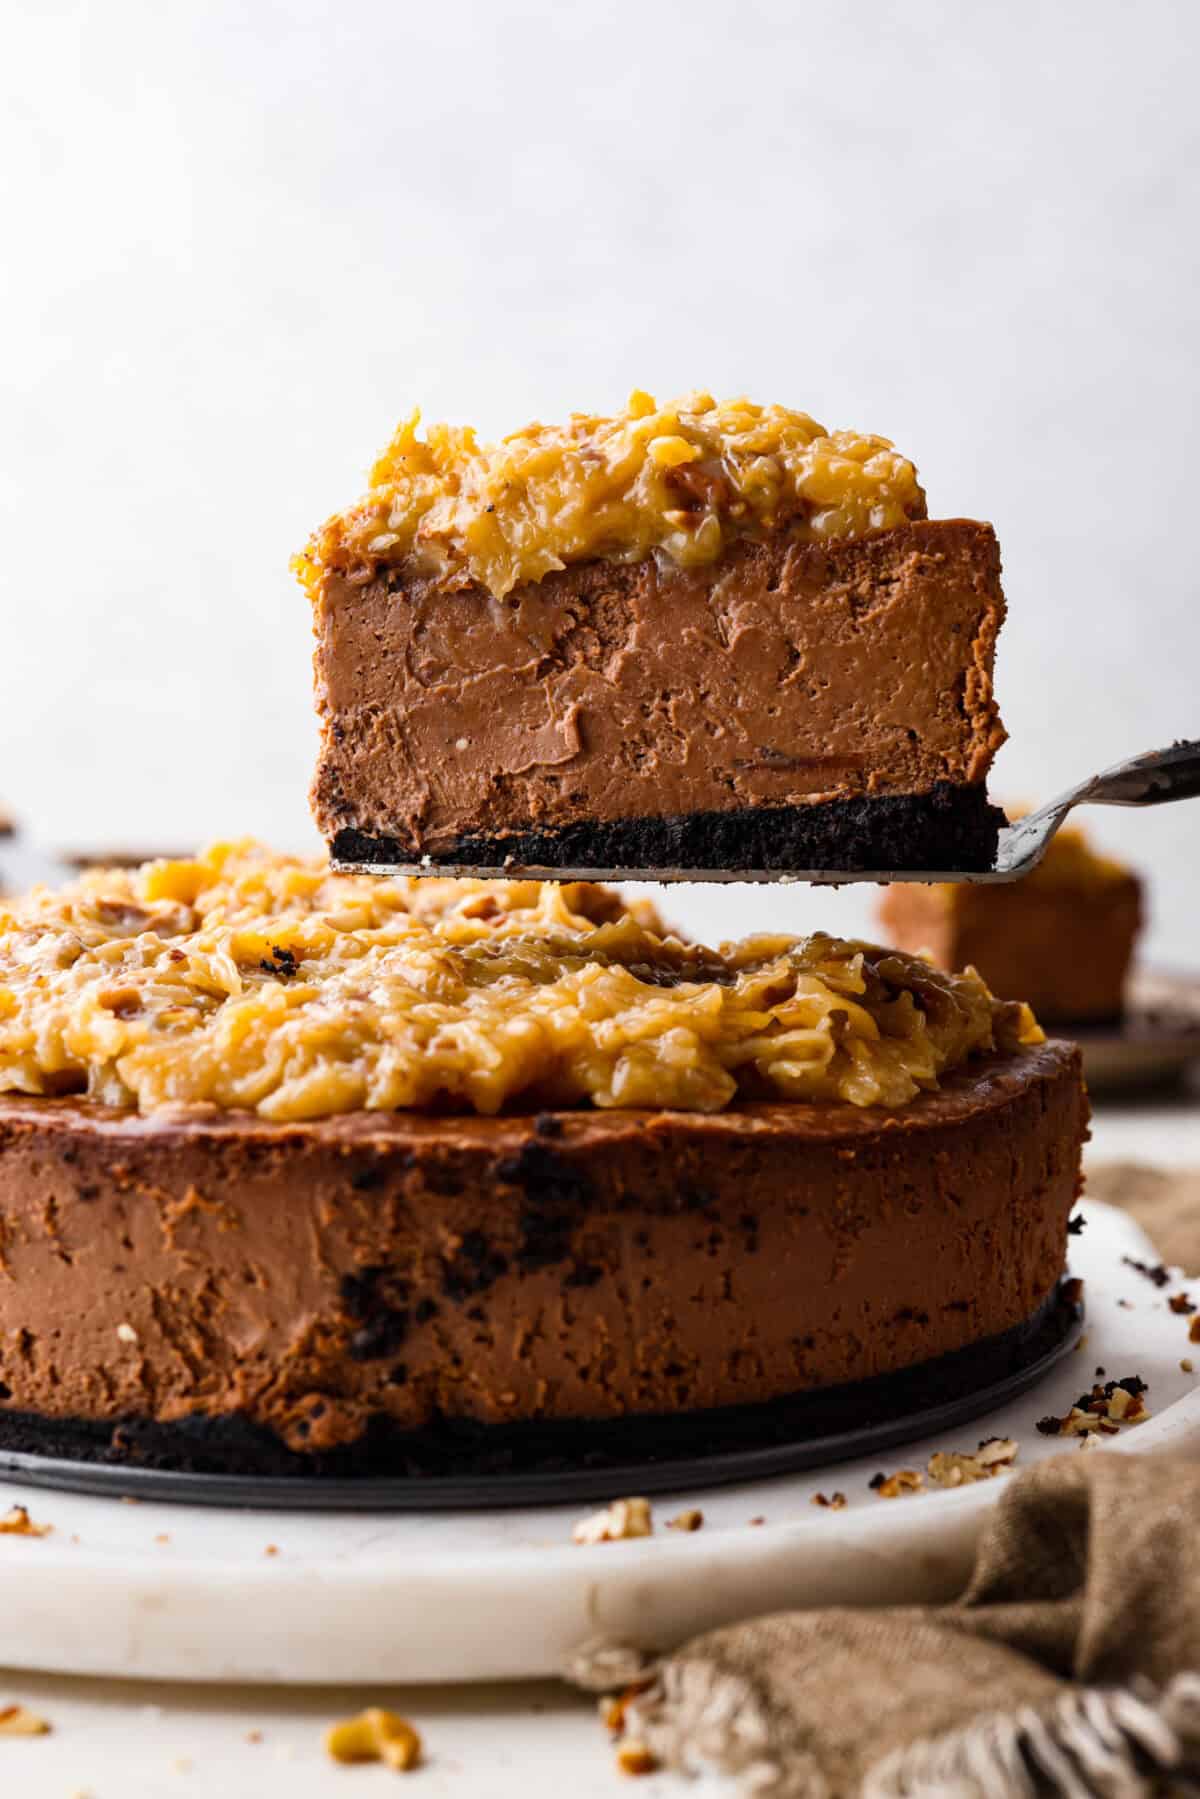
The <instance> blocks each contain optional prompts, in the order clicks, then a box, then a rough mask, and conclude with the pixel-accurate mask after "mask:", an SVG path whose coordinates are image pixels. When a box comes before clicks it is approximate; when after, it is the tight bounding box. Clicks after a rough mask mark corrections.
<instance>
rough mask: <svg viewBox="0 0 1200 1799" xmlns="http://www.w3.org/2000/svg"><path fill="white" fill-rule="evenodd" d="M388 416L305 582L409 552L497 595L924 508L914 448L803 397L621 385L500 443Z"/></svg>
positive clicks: (804, 536)
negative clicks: (757, 397)
mask: <svg viewBox="0 0 1200 1799" xmlns="http://www.w3.org/2000/svg"><path fill="white" fill-rule="evenodd" d="M419 421H420V414H419V413H416V412H414V413H413V414H412V416H411V417H410V418H408V419H406V420H405V422H404V423H403V424H402V425H401V426H400V428H399V430H398V431H397V432H396V435H395V436H394V437H393V439H392V441H391V443H390V444H389V445H388V447H387V449H386V450H385V451H384V453H383V455H382V456H381V457H380V458H379V460H378V462H377V463H376V464H375V466H374V468H373V469H372V470H371V475H370V482H371V485H370V489H369V491H368V492H367V493H366V494H365V495H364V496H363V498H362V499H361V500H359V501H358V503H357V504H356V505H354V506H351V507H350V508H349V509H348V510H347V511H345V512H341V513H338V514H336V515H335V516H334V517H333V518H331V519H330V520H329V521H328V523H327V524H326V525H325V526H324V527H323V529H322V530H320V531H318V532H317V534H316V535H315V537H314V538H313V539H312V541H311V543H310V544H309V546H308V548H307V549H306V550H305V551H304V552H303V553H302V554H301V555H300V556H298V557H297V558H296V563H295V566H296V570H297V573H298V574H299V576H300V578H301V580H302V581H303V582H304V583H305V585H306V586H307V587H308V588H309V591H310V592H311V593H312V594H313V596H314V597H315V596H316V595H317V594H318V592H319V590H320V584H321V578H322V575H323V574H324V572H325V571H327V570H329V571H336V572H338V573H340V574H350V575H358V574H361V576H362V577H363V578H364V579H367V578H369V577H370V576H371V575H372V574H373V573H374V572H375V571H376V570H377V569H378V568H379V567H380V566H382V565H387V564H396V563H410V564H411V565H412V567H413V568H414V569H415V570H416V571H417V572H419V573H425V574H432V575H434V576H437V577H439V578H441V579H444V580H446V581H448V582H450V581H454V582H460V583H461V582H466V581H474V582H477V583H478V584H479V585H480V586H481V587H485V588H487V589H488V591H489V592H491V593H492V594H494V595H495V596H496V598H497V599H502V598H503V597H504V595H505V594H506V593H508V592H509V591H510V590H511V589H512V588H513V587H515V586H516V585H517V584H518V582H522V581H540V580H541V578H542V577H543V575H546V574H549V573H550V572H551V570H553V569H559V568H563V567H565V565H566V564H567V563H569V562H583V561H588V560H591V559H593V558H595V557H611V558H616V559H619V560H622V561H636V560H639V559H640V558H641V557H643V556H646V555H647V554H649V552H650V551H652V550H661V551H663V552H664V553H665V554H666V555H667V556H668V557H670V558H671V560H672V561H674V562H676V563H678V564H679V565H680V567H683V568H690V567H694V566H695V565H696V564H698V563H707V562H714V561H715V560H716V559H717V557H718V556H719V555H720V554H721V551H722V550H723V549H724V547H725V545H726V544H727V543H728V542H729V541H730V540H731V539H732V538H735V537H739V536H752V535H754V534H756V533H757V534H760V535H761V534H763V533H765V532H769V531H775V530H778V529H780V528H782V527H785V526H786V527H787V529H788V530H789V531H791V532H792V533H793V534H794V535H795V536H796V538H797V539H798V540H799V541H802V542H805V541H811V540H813V539H818V538H820V539H824V538H836V537H860V536H862V534H863V533H864V532H866V531H871V530H876V529H878V528H880V527H888V526H895V525H902V524H904V523H906V522H907V521H908V520H909V519H915V518H924V517H925V496H924V494H923V492H922V490H921V487H920V485H919V484H918V481H917V472H916V469H915V468H914V467H913V465H912V463H911V462H910V461H908V459H907V458H906V457H904V456H901V455H900V454H898V452H897V451H896V450H895V449H894V448H893V446H892V445H891V443H890V442H889V441H888V439H887V438H886V437H871V436H867V435H864V434H863V433H861V432H857V431H834V432H827V431H826V430H825V429H824V427H823V426H821V425H818V424H817V422H816V420H815V419H812V418H810V417H809V416H808V414H807V413H806V412H792V411H789V410H788V408H786V407H784V406H755V405H753V404H752V403H751V402H750V401H749V400H726V401H723V402H721V403H719V404H718V402H717V401H715V400H713V398H712V397H711V395H709V394H705V393H693V394H687V395H685V396H684V397H683V398H682V399H680V400H675V401H673V402H672V403H671V404H669V405H667V406H663V407H660V406H659V405H658V403H657V401H655V400H653V399H652V398H651V397H650V395H649V394H645V393H634V394H632V395H631V396H630V400H629V404H628V406H627V407H626V408H625V410H624V411H623V412H618V413H617V414H615V416H614V417H612V418H600V417H593V416H592V415H591V414H588V413H579V412H577V413H573V414H572V415H571V418H570V419H569V421H568V423H567V424H565V425H540V424H534V425H528V426H527V427H526V428H525V430H523V431H516V432H514V433H513V434H512V436H511V437H506V438H504V439H502V441H501V442H500V443H498V444H481V443H479V442H478V441H477V439H476V436H475V433H474V431H473V430H471V429H470V427H469V426H453V425H431V426H430V427H429V429H428V431H427V433H426V435H425V437H424V438H420V437H418V436H417V426H418V423H419Z"/></svg>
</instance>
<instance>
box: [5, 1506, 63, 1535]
mask: <svg viewBox="0 0 1200 1799" xmlns="http://www.w3.org/2000/svg"><path fill="white" fill-rule="evenodd" d="M53 1529H54V1526H53V1525H52V1524H35V1523H34V1521H33V1519H32V1518H31V1517H30V1516H29V1512H28V1510H27V1509H26V1507H25V1506H23V1505H14V1506H10V1507H9V1509H8V1511H7V1512H5V1514H4V1516H3V1517H2V1518H0V1537H48V1536H49V1535H50V1532H51V1531H52V1530H53Z"/></svg>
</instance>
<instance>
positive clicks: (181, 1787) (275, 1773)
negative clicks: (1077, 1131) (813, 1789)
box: [0, 1091, 1200, 1799]
mask: <svg viewBox="0 0 1200 1799" xmlns="http://www.w3.org/2000/svg"><path fill="white" fill-rule="evenodd" d="M1088 1154H1089V1159H1090V1160H1094V1161H1100V1160H1106V1161H1107V1160H1112V1159H1117V1158H1119V1159H1133V1160H1138V1159H1140V1160H1147V1161H1153V1162H1156V1163H1158V1164H1160V1165H1163V1166H1175V1167H1183V1166H1190V1165H1197V1166H1200V1096H1197V1094H1196V1093H1195V1092H1194V1091H1193V1092H1192V1093H1191V1094H1190V1095H1184V1096H1181V1097H1179V1098H1175V1099H1163V1100H1158V1101H1155V1102H1153V1103H1152V1104H1150V1105H1140V1106H1138V1105H1120V1106H1116V1107H1114V1106H1111V1105H1107V1106H1104V1107H1102V1108H1100V1109H1099V1111H1098V1115H1097V1118H1096V1121H1095V1126H1094V1131H1093V1140H1092V1143H1091V1145H1090V1148H1089V1152H1088ZM34 1510H35V1512H36V1506H34ZM231 1603H236V1597H235V1596H234V1597H232V1598H231ZM79 1628H80V1630H84V1631H85V1630H86V1629H87V1619H86V1617H81V1618H80V1620H79ZM12 1702H20V1703H22V1704H25V1705H27V1706H29V1707H31V1708H32V1709H33V1710H35V1711H37V1712H39V1713H40V1714H42V1715H43V1716H44V1717H45V1718H46V1719H47V1720H48V1721H50V1723H51V1724H52V1726H53V1730H52V1733H51V1734H50V1735H49V1736H45V1737H38V1738H30V1739H14V1738H0V1793H3V1794H4V1795H5V1799H9V1795H11V1799H82V1796H83V1795H85V1794H86V1795H88V1796H89V1799H170V1796H171V1795H174V1794H179V1795H180V1796H181V1799H184V1796H186V1795H189V1794H191V1795H194V1796H195V1799H262V1795H271V1794H275V1793H279V1794H286V1795H287V1796H288V1799H318V1796H324V1795H334V1796H336V1795H338V1794H342V1795H347V1796H348V1799H359V1796H360V1795H361V1799H369V1795H370V1794H372V1793H376V1794H382V1793H384V1792H389V1791H394V1790H396V1782H397V1781H398V1780H405V1779H407V1780H411V1781H412V1782H413V1783H414V1784H413V1786H412V1788H411V1790H412V1791H413V1792H414V1793H421V1794H425V1793H428V1794H429V1795H431V1796H432V1795H435V1794H445V1795H451V1799H460V1796H461V1799H467V1796H468V1795H470V1796H472V1799H518V1796H519V1799H529V1795H530V1794H539V1795H540V1794H542V1793H547V1792H551V1791H553V1784H552V1783H554V1782H555V1781H557V1780H560V1779H569V1781H570V1791H571V1799H600V1796H601V1795H606V1794H618V1793H622V1792H624V1793H628V1792H629V1791H630V1790H631V1789H630V1787H629V1783H628V1780H627V1779H626V1777H624V1776H623V1775H621V1774H619V1773H618V1772H617V1771H616V1769H615V1767H614V1764H613V1760H612V1755H611V1751H610V1749H609V1746H608V1741H607V1737H606V1735H605V1733H604V1731H603V1730H602V1729H601V1727H600V1725H599V1723H598V1721H597V1718H596V1714H595V1707H594V1705H593V1703H592V1702H591V1701H590V1700H588V1699H586V1698H581V1697H579V1696H577V1695H575V1694H573V1693H572V1692H570V1691H568V1690H567V1689H566V1688H565V1687H561V1686H558V1685H556V1684H554V1683H552V1682H537V1683H525V1684H519V1685H516V1684H514V1685H489V1686H478V1685H476V1686H470V1687H461V1688H454V1687H448V1686H434V1687H409V1688H405V1689H403V1690H397V1689H394V1688H386V1687H385V1688H379V1689H375V1688H370V1689H368V1688H367V1687H358V1686H356V1687H355V1688H353V1689H352V1690H348V1689H345V1688H341V1689H331V1688H301V1689H295V1688H292V1689H288V1688H280V1687H269V1688H268V1687H258V1688H245V1687H243V1688H227V1687H211V1686H190V1685H176V1684H165V1683H151V1682H121V1681H110V1680H85V1679H79V1678H70V1677H65V1676H57V1675H40V1674H29V1673H21V1674H18V1673H14V1672H8V1673H4V1672H0V1705H2V1704H6V1703H12ZM365 1704H382V1705H387V1706H390V1707H391V1708H393V1709H394V1710H396V1711H399V1712H400V1713H402V1714H403V1715H404V1716H406V1717H408V1718H410V1719H411V1720H412V1721H413V1722H414V1723H415V1724H416V1725H417V1727H418V1728H419V1729H420V1731H421V1733H422V1736H423V1738H424V1740H425V1743H426V1747H427V1752H428V1759H427V1763H426V1765H425V1766H424V1767H423V1768H422V1770H421V1771H420V1773H419V1774H414V1775H411V1776H399V1775H396V1774H392V1773H390V1772H388V1771H386V1770H385V1769H383V1768H381V1767H353V1768H344V1767H338V1766H335V1765H334V1764H333V1763H331V1762H330V1761H329V1760H328V1758H327V1757H326V1755H325V1752H324V1749H323V1747H322V1742H321V1737H322V1732H323V1729H324V1727H325V1725H326V1724H327V1723H329V1722H330V1721H331V1720H333V1719H335V1718H338V1717H344V1716H348V1715H350V1714H351V1713H353V1712H355V1711H357V1710H359V1709H360V1708H361V1707H362V1706H363V1705H365ZM250 1733H259V1735H260V1737H261V1740H250ZM400 1790H401V1791H406V1790H409V1789H407V1788H405V1787H403V1786H402V1787H401V1788H400ZM682 1790H683V1789H681V1788H680V1787H679V1785H678V1783H677V1782H675V1781H674V1780H673V1779H672V1778H671V1777H669V1776H651V1777H650V1778H648V1779H645V1780H643V1781H641V1782H639V1784H638V1786H637V1788H636V1791H637V1792H638V1794H639V1795H644V1799H656V1796H661V1799H666V1796H667V1795H669V1794H671V1793H674V1792H677V1791H682ZM686 1790H687V1791H688V1792H689V1793H696V1792H697V1791H698V1790H700V1789H697V1788H695V1787H688V1788H687V1789H686Z"/></svg>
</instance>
